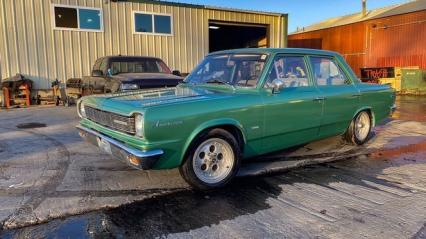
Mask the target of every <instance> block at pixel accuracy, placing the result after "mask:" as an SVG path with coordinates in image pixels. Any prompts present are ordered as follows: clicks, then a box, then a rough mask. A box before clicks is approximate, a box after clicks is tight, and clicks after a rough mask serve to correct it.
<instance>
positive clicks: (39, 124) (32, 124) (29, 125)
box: [16, 122, 46, 129]
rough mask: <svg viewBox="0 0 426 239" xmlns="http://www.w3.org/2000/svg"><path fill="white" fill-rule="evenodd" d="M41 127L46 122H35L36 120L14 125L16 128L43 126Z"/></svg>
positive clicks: (44, 125)
mask: <svg viewBox="0 0 426 239" xmlns="http://www.w3.org/2000/svg"><path fill="white" fill-rule="evenodd" d="M43 127H46V124H43V123H37V122H30V123H22V124H18V125H16V128H18V129H34V128H43Z"/></svg>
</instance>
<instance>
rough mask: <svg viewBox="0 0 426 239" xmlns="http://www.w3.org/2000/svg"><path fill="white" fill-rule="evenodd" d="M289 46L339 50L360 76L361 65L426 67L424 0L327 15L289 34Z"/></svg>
mask: <svg viewBox="0 0 426 239" xmlns="http://www.w3.org/2000/svg"><path fill="white" fill-rule="evenodd" d="M288 39H289V40H288V46H289V47H302V48H317V49H324V50H332V51H337V52H339V53H341V54H342V55H343V56H344V57H345V58H346V61H347V62H348V63H349V64H350V65H351V67H352V69H353V70H354V71H355V73H356V74H357V75H358V76H360V68H366V67H408V66H419V67H420V68H422V69H426V1H425V0H418V1H412V2H408V3H404V4H400V5H395V6H390V7H386V8H381V9H376V10H372V11H367V12H366V13H365V15H363V14H362V13H357V14H354V15H349V16H343V17H337V18H333V19H328V20H325V21H323V22H320V23H318V24H314V25H312V26H309V27H306V28H302V29H301V30H299V31H298V32H296V33H294V34H291V35H289V38H288Z"/></svg>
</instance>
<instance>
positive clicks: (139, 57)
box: [102, 55, 163, 61]
mask: <svg viewBox="0 0 426 239" xmlns="http://www.w3.org/2000/svg"><path fill="white" fill-rule="evenodd" d="M102 58H108V59H112V60H114V59H131V60H135V59H153V60H161V61H163V60H162V59H161V58H158V57H153V56H123V55H115V56H104V57H102Z"/></svg>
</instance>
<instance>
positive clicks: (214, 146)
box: [192, 138, 235, 184]
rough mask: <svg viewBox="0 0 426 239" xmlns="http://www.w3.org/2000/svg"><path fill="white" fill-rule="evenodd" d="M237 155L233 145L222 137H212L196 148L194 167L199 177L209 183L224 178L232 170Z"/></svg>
mask: <svg viewBox="0 0 426 239" xmlns="http://www.w3.org/2000/svg"><path fill="white" fill-rule="evenodd" d="M234 162H235V155H234V152H233V150H232V147H231V145H230V144H229V143H228V142H226V141H225V140H223V139H220V138H210V139H207V140H206V141H204V142H203V143H201V144H200V145H199V146H198V148H197V149H196V150H195V153H194V155H193V160H192V167H193V170H194V173H195V175H196V176H197V178H198V179H200V180H201V181H203V182H204V183H208V184H215V183H218V182H221V181H222V180H224V179H225V178H226V177H227V176H228V175H229V174H230V173H231V171H232V168H233V166H234Z"/></svg>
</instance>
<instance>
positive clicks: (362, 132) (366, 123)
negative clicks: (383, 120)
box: [355, 111, 371, 141]
mask: <svg viewBox="0 0 426 239" xmlns="http://www.w3.org/2000/svg"><path fill="white" fill-rule="evenodd" d="M370 128H371V121H370V116H369V115H368V113H367V112H365V111H363V112H361V113H359V114H358V116H357V117H356V119H355V136H356V138H357V139H358V140H359V141H364V140H365V139H366V138H367V137H368V134H369V133H370Z"/></svg>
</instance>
